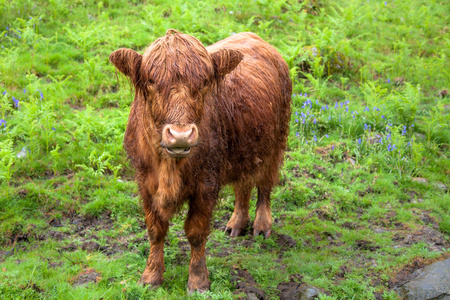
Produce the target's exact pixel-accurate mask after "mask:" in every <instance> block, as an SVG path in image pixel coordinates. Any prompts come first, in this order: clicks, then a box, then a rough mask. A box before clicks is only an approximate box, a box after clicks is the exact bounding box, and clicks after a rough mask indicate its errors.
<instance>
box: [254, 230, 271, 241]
mask: <svg viewBox="0 0 450 300" xmlns="http://www.w3.org/2000/svg"><path fill="white" fill-rule="evenodd" d="M271 233H272V231H271V230H270V229H268V230H265V231H259V230H256V229H255V230H253V236H258V235H260V234H264V238H266V239H268V238H269V237H270V235H271Z"/></svg>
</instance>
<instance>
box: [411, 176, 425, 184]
mask: <svg viewBox="0 0 450 300" xmlns="http://www.w3.org/2000/svg"><path fill="white" fill-rule="evenodd" d="M412 181H413V182H418V183H423V184H427V183H428V180H427V179H426V178H422V177H416V178H413V180H412Z"/></svg>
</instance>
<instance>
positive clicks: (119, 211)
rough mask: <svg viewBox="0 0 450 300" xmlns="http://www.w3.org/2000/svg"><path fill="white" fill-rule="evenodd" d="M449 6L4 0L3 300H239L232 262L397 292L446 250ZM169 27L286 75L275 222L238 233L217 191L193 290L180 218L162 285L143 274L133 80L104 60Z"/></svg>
mask: <svg viewBox="0 0 450 300" xmlns="http://www.w3.org/2000/svg"><path fill="white" fill-rule="evenodd" d="M449 15H450V6H448V5H446V3H445V1H431V2H430V1H422V0H413V1H409V2H404V3H403V2H402V1H386V2H384V1H372V0H371V1H365V0H358V1H357V0H351V1H341V0H339V1H327V0H322V1H316V0H313V1H304V2H299V1H281V0H276V1H263V0H258V1H247V2H242V1H206V2H199V1H178V0H175V1H170V2H167V1H153V2H152V3H151V4H147V3H146V1H101V2H97V1H27V0H14V1H0V33H1V35H0V46H1V48H0V92H1V93H2V94H0V120H1V121H0V122H1V124H0V186H1V188H0V208H1V209H0V294H1V295H2V299H18V298H25V299H34V298H37V299H39V298H46V299H47V298H48V299H61V298H64V299H100V298H103V299H116V298H119V299H142V298H146V299H180V298H188V297H190V298H192V299H235V298H239V297H243V294H242V292H241V291H237V290H236V286H235V284H234V283H232V281H233V280H235V279H236V277H235V276H236V275H235V274H234V273H233V271H232V270H233V269H234V268H238V269H240V270H247V272H248V273H249V274H250V275H251V276H252V277H253V279H254V280H255V282H256V285H255V287H256V288H258V289H261V290H263V291H264V293H265V295H266V296H267V297H269V298H274V299H277V297H278V295H279V290H278V289H277V285H278V284H280V283H283V282H288V281H289V280H290V276H291V275H293V274H299V275H301V276H303V281H305V282H308V283H310V284H312V285H314V286H316V287H319V288H322V289H323V290H324V291H326V294H323V295H322V296H321V298H322V299H375V297H376V296H377V297H381V298H383V299H397V298H398V295H397V294H396V292H395V291H394V289H393V287H394V286H393V283H392V282H393V281H392V279H393V278H395V277H396V276H398V275H397V274H398V273H401V271H402V269H403V268H404V267H405V266H408V265H412V264H413V263H414V262H427V263H430V262H432V261H434V260H438V259H442V258H443V257H448V255H449V248H445V247H448V245H449V244H448V242H449V238H450V219H449V217H448V216H449V215H450V197H449V194H448V187H449V186H450V180H449V170H450V160H449V151H448V149H449V143H450V130H449V123H450V113H449V106H450V101H449V96H448V95H446V93H448V89H449V88H450V87H449V86H448V84H449V82H450V73H449V71H448V70H450V63H449V59H448V58H449V56H450V48H449V46H448V45H449V29H448V26H447V24H448V23H449V17H448V16H449ZM169 28H175V29H177V30H180V31H182V32H184V33H188V34H191V35H194V36H195V37H197V38H199V39H200V40H201V41H202V42H203V43H204V44H205V45H209V44H211V43H214V42H215V41H218V40H220V39H223V38H225V37H227V36H229V35H231V34H233V33H235V32H241V31H253V32H255V33H257V34H258V35H260V36H261V37H262V38H263V39H265V40H267V41H268V42H269V43H271V44H272V45H274V46H275V47H276V48H277V49H278V50H279V51H280V53H281V54H282V55H283V57H284V58H285V59H286V61H287V62H288V64H289V67H290V71H291V76H292V79H293V82H294V95H293V98H292V99H293V106H292V117H291V130H290V136H289V143H288V151H287V152H286V156H285V162H284V166H283V168H282V170H281V176H280V178H281V180H280V184H279V185H278V186H277V187H276V188H275V190H274V191H273V194H272V198H273V202H272V203H273V204H272V208H273V218H274V226H273V232H274V233H273V235H272V237H271V238H270V239H268V240H264V239H263V238H261V237H257V238H252V237H251V236H249V235H246V236H243V237H238V238H235V239H230V238H229V237H228V236H227V235H226V234H225V233H224V232H223V231H222V230H223V229H224V226H225V224H226V222H227V219H228V217H229V216H230V214H231V211H232V208H233V201H234V196H233V194H232V190H231V189H230V188H228V187H226V188H224V189H223V190H222V191H221V195H220V198H221V201H219V203H218V206H217V208H216V210H215V213H214V220H213V230H212V233H211V235H210V237H209V240H208V243H207V264H208V268H209V271H210V280H211V282H212V285H211V291H210V292H208V293H206V294H203V295H199V294H194V295H191V296H188V295H187V294H186V284H187V278H188V262H189V244H188V242H187V240H186V238H185V236H184V232H183V222H184V215H185V211H182V213H181V214H180V215H179V216H177V217H175V218H174V219H173V220H172V226H171V228H170V232H169V234H168V236H167V239H166V247H165V264H166V269H167V271H166V273H165V282H164V283H163V285H162V286H161V287H160V288H158V289H153V290H152V289H148V288H145V287H141V286H139V285H138V284H137V283H138V280H139V278H140V274H141V273H142V271H143V268H144V266H145V261H146V258H147V255H148V251H149V249H148V248H149V246H148V240H147V237H146V234H145V226H144V222H143V212H142V210H141V207H140V201H139V197H138V196H137V187H136V184H135V183H134V181H133V170H132V169H131V167H130V165H129V163H128V161H127V158H126V154H125V153H124V150H123V147H122V140H123V134H124V131H125V127H126V122H127V116H128V113H129V107H130V104H131V102H132V100H133V91H132V90H131V89H130V85H129V82H128V81H127V80H126V78H125V77H124V76H122V75H120V74H118V73H117V72H116V70H115V69H114V67H113V66H112V65H111V64H110V63H109V62H108V56H109V54H110V53H111V52H112V51H114V50H116V49H117V48H120V47H129V48H133V49H135V50H137V51H140V52H142V51H143V50H144V49H145V47H146V46H148V44H149V43H151V42H152V41H153V40H155V39H156V38H158V37H159V36H162V35H164V34H165V31H166V30H167V29H169ZM421 178H423V179H421ZM252 204H253V208H252V210H251V212H250V213H251V216H252V217H254V204H255V196H253V197H252ZM424 230H425V231H424ZM427 230H428V231H427ZM429 230H431V231H432V233H433V234H436V235H437V236H438V237H439V239H441V241H442V242H443V243H444V244H445V245H444V246H440V247H438V246H436V245H434V243H433V241H432V240H431V239H430V238H427V236H429V232H430V231H429ZM408 236H411V237H409V240H408ZM89 274H94V275H92V276H93V279H92V278H91V280H87V282H88V283H86V284H81V281H82V279H83V278H85V277H83V276H88V275H89ZM89 278H90V277H89Z"/></svg>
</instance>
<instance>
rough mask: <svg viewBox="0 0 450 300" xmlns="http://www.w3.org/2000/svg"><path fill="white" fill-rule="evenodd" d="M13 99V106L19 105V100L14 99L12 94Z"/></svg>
mask: <svg viewBox="0 0 450 300" xmlns="http://www.w3.org/2000/svg"><path fill="white" fill-rule="evenodd" d="M12 99H13V101H14V107H19V100H18V99H16V98H15V97H14V96H13V97H12Z"/></svg>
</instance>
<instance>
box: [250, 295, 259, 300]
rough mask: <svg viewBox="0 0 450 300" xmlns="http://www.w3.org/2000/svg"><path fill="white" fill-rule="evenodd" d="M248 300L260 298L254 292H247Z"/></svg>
mask: <svg viewBox="0 0 450 300" xmlns="http://www.w3.org/2000/svg"><path fill="white" fill-rule="evenodd" d="M247 300H259V298H258V296H256V294H254V293H248V294H247Z"/></svg>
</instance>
